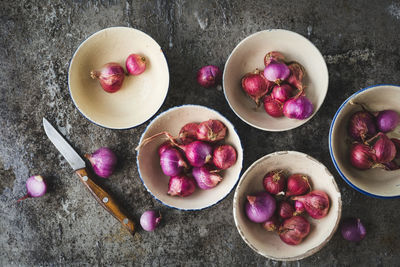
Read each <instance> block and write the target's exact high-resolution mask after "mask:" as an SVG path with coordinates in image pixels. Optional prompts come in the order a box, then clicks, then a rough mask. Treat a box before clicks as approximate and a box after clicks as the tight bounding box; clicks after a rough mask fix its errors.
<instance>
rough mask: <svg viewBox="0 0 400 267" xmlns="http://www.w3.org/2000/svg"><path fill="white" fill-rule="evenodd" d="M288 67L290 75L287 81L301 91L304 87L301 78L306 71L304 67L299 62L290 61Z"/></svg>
mask: <svg viewBox="0 0 400 267" xmlns="http://www.w3.org/2000/svg"><path fill="white" fill-rule="evenodd" d="M288 68H289V70H290V76H289V78H288V79H287V82H288V83H289V84H291V85H292V86H294V87H295V88H297V89H299V90H301V91H302V90H303V89H304V86H303V79H304V76H305V72H306V71H305V69H304V67H303V66H302V65H301V64H300V63H297V62H291V63H289V64H288Z"/></svg>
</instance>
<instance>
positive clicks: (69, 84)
mask: <svg viewBox="0 0 400 267" xmlns="http://www.w3.org/2000/svg"><path fill="white" fill-rule="evenodd" d="M114 29H128V30H133V31H136V32H138V33H139V34H144V35H146V36H147V37H149V38H150V39H151V40H152V41H154V42H155V43H156V44H157V45H158V46H159V47H160V49H161V51H163V50H162V48H161V46H160V45H159V44H158V42H157V41H156V40H154V38H153V37H151V36H150V35H148V34H147V33H145V32H143V31H141V30H138V29H135V28H132V27H125V26H113V27H108V28H104V29H101V30H99V31H97V32H95V33H92V34H91V35H89V36H88V37H86V39H85V40H83V41H82V42H81V43H80V44H79V46H78V47H77V48H76V50H75V52H74V54H73V55H72V58H71V60H70V61H69V67H68V92H69V96H70V98H71V99H72V102H73V103H74V106H75V108H76V109H77V110H78V111H79V113H80V114H82V115H83V117H84V118H85V119H87V120H88V121H89V122H91V123H93V124H95V125H97V126H100V127H102V128H105V129H112V130H129V129H133V128H135V127H137V126H139V125H142V124H144V123H145V122H147V121H148V120H149V119H151V118H152V117H153V116H154V114H156V113H157V112H158V111H159V110H160V108H161V107H162V105H163V104H164V102H165V99H166V98H167V95H168V91H169V83H170V75H169V66H168V61H167V58H166V57H165V54H164V52H162V54H163V58H164V61H165V64H166V65H167V75H168V87H167V90H166V92H165V96H164V99H163V101H162V102H161V104H160V105H159V107H158V108H157V110H156V111H155V112H154V114H153V115H151V116H150V117H149V118H148V119H146V120H145V121H143V122H141V123H139V124H135V125H130V126H126V127H110V126H107V125H103V124H101V123H99V122H96V121H94V120H93V119H91V118H89V117H88V116H87V115H86V114H84V113H83V111H81V110H80V109H79V107H78V105H77V104H76V102H75V99H74V97H73V96H72V92H71V78H70V73H71V66H72V63H73V62H74V60H75V56H76V54H77V53H78V51H79V49H80V48H81V47H82V46H83V45H84V44H85V43H86V42H87V41H89V39H91V38H92V37H94V36H95V35H97V34H100V33H102V32H103V31H107V30H114Z"/></svg>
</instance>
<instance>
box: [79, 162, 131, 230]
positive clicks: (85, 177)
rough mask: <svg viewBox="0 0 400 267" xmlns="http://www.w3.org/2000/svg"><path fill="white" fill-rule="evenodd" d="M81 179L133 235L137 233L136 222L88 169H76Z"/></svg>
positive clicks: (104, 206) (105, 207) (102, 204)
mask: <svg viewBox="0 0 400 267" xmlns="http://www.w3.org/2000/svg"><path fill="white" fill-rule="evenodd" d="M75 172H76V174H78V176H79V178H80V179H81V181H82V183H83V184H84V185H86V187H87V189H89V191H90V193H92V195H93V196H94V198H95V199H96V200H97V202H99V203H100V205H101V206H102V207H103V208H104V209H106V210H107V211H108V212H109V213H111V215H112V216H114V217H115V218H116V219H117V220H118V221H119V222H120V223H121V224H122V225H123V226H124V227H125V228H126V229H128V231H129V232H130V233H131V234H132V235H133V234H134V233H135V224H134V223H133V221H132V220H130V219H129V218H128V217H127V216H126V215H125V214H124V212H122V211H121V209H120V208H119V207H118V204H117V203H116V202H115V201H114V200H113V199H112V198H111V196H110V195H109V194H108V193H107V192H106V191H104V190H103V189H102V188H101V187H100V186H98V185H97V184H96V183H95V182H93V180H92V179H90V176H89V174H88V172H87V171H86V169H80V170H77V171H75Z"/></svg>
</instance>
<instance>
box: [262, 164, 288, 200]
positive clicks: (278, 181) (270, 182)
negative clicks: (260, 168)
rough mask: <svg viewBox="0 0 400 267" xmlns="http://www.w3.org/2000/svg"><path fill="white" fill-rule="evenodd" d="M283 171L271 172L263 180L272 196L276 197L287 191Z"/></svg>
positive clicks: (265, 187) (266, 189)
mask: <svg viewBox="0 0 400 267" xmlns="http://www.w3.org/2000/svg"><path fill="white" fill-rule="evenodd" d="M282 172H283V171H282V170H278V171H270V172H268V173H267V174H266V175H265V176H264V179H263V185H264V189H265V191H267V192H268V193H270V194H272V195H276V194H278V193H280V192H282V191H283V190H284V189H285V185H286V181H285V176H284V175H283V173H282Z"/></svg>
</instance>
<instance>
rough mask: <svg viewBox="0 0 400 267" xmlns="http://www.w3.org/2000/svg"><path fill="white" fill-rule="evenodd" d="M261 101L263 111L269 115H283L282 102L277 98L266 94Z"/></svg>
mask: <svg viewBox="0 0 400 267" xmlns="http://www.w3.org/2000/svg"><path fill="white" fill-rule="evenodd" d="M263 103H264V109H265V112H267V113H268V114H269V115H270V116H272V117H275V118H278V117H282V116H283V104H282V102H280V101H279V100H276V99H274V98H273V97H272V96H270V95H267V96H265V97H264V101H263Z"/></svg>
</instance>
